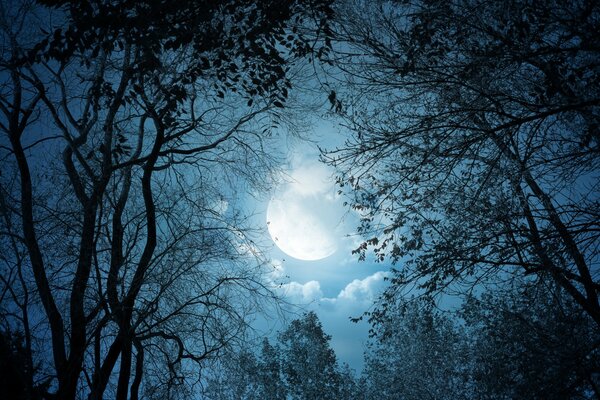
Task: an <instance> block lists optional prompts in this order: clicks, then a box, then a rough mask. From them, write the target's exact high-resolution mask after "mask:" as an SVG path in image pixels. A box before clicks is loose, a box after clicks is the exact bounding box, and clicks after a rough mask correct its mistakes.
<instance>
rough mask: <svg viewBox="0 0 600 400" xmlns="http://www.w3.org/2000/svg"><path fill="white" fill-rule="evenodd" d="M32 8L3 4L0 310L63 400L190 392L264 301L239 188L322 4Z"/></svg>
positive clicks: (322, 18)
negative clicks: (20, 332)
mask: <svg viewBox="0 0 600 400" xmlns="http://www.w3.org/2000/svg"><path fill="white" fill-rule="evenodd" d="M40 3H42V4H45V5H47V7H44V6H41V5H40V4H38V3H35V2H32V1H31V2H30V1H25V2H22V3H19V4H14V3H13V2H6V3H5V2H2V4H1V6H2V13H1V15H2V17H1V19H2V20H1V21H0V22H1V24H0V25H1V26H0V29H1V35H2V40H3V43H5V44H6V45H5V46H3V48H2V59H1V61H0V68H1V72H0V77H1V79H2V84H1V86H0V90H2V93H1V96H0V114H1V115H2V120H1V121H0V123H1V125H0V130H1V131H2V133H3V138H2V147H1V149H2V154H1V155H0V157H1V159H2V164H3V168H2V171H3V173H2V181H1V187H0V189H1V191H0V199H1V202H0V206H1V209H0V211H1V212H2V217H3V220H2V228H1V229H0V231H1V233H0V239H1V240H2V242H1V243H2V254H3V258H2V276H3V277H7V279H5V280H3V281H2V284H3V287H2V290H3V292H4V291H9V292H10V293H11V296H9V297H3V298H2V302H3V310H5V309H6V310H9V309H11V310H12V309H13V308H15V307H17V308H19V309H20V314H19V317H18V318H16V317H13V314H11V313H6V315H4V317H5V318H7V319H9V320H10V321H9V322H8V323H9V324H10V325H16V326H18V327H20V326H23V327H24V329H23V331H27V330H28V329H29V328H28V327H29V326H30V325H31V323H32V322H34V320H36V319H37V316H40V315H43V316H44V317H45V319H47V322H44V321H35V322H36V331H35V332H29V333H27V332H25V335H26V342H27V343H29V342H32V341H33V342H36V343H37V344H38V346H37V347H38V348H45V349H46V350H48V349H51V350H50V352H51V355H49V354H46V353H45V352H44V351H39V352H37V353H36V354H32V353H33V352H34V350H32V346H29V345H27V346H26V349H27V350H26V351H27V352H28V357H29V358H33V359H36V360H39V361H42V362H43V363H44V368H43V370H44V371H50V372H49V375H50V376H51V377H52V378H54V381H53V382H52V385H51V386H50V387H51V388H52V391H54V390H56V393H52V394H55V395H56V397H57V398H61V399H62V398H64V399H70V398H75V397H83V396H87V395H89V397H90V398H101V397H103V396H104V395H105V394H106V393H110V397H115V398H126V397H128V396H130V397H131V398H138V396H139V393H144V396H145V397H148V398H152V397H162V398H172V397H175V396H184V395H186V394H188V393H187V392H186V391H191V390H192V388H193V382H194V381H196V380H197V379H198V364H201V363H203V362H204V361H205V360H206V359H208V358H210V357H213V356H215V355H216V354H218V352H219V350H221V349H222V348H223V347H225V346H229V345H230V344H232V343H233V342H235V341H236V340H238V339H239V338H241V337H242V335H241V331H242V330H243V329H244V326H245V322H246V315H247V314H248V313H251V312H253V311H255V310H258V309H259V308H260V307H259V306H260V302H261V299H271V298H272V294H271V292H270V291H269V289H268V288H267V287H266V286H265V285H264V284H263V283H262V281H261V279H260V274H261V273H260V265H257V264H256V262H255V261H253V258H252V252H253V250H252V249H253V243H252V241H251V236H250V235H249V231H248V230H247V229H246V228H245V227H244V217H243V215H242V213H241V212H240V210H239V209H236V206H237V205H236V204H235V199H236V198H235V197H234V193H235V191H236V190H237V189H238V188H237V184H238V183H239V182H241V181H243V182H245V183H246V184H260V185H264V184H265V182H264V179H263V178H262V177H261V175H260V174H259V173H258V172H263V173H264V176H267V175H268V171H269V168H271V167H272V165H273V162H272V160H273V159H272V158H271V157H270V155H269V154H268V153H267V152H265V151H264V150H263V149H264V148H265V147H264V146H265V141H268V140H269V137H270V135H271V130H272V125H273V124H275V125H276V124H277V121H278V119H279V116H280V112H281V109H282V108H283V107H284V103H285V100H286V98H287V96H288V90H289V89H290V88H291V82H290V80H289V78H288V68H290V67H291V66H292V65H293V63H294V62H295V60H297V59H299V58H302V57H305V56H309V55H310V56H311V57H312V56H313V51H314V52H317V51H319V47H318V45H317V43H318V40H316V39H314V36H313V35H312V33H311V32H314V30H318V31H319V32H321V33H323V32H325V33H327V32H328V28H327V26H328V19H329V18H330V17H331V9H330V6H329V2H328V1H316V2H314V1H310V2H307V1H302V0H300V1H287V2H270V1H259V2H255V1H237V0H231V1H225V2H222V1H219V2H211V1H201V2H198V1H183V2H170V1H161V2H145V1H130V0H120V1H117V2H111V3H106V2H102V1H98V2H96V1H89V2H88V1H85V2H81V1H68V0H66V1H60V0H59V1H51V0H47V1H40ZM313 40H316V41H313ZM321 53H322V54H323V53H324V50H322V51H321ZM259 117H261V118H263V119H262V120H261V119H259ZM261 132H262V133H261ZM224 182H226V183H228V184H224ZM5 250H6V254H5ZM38 323H39V325H38ZM45 331H48V332H49V334H50V340H49V342H48V341H46V342H44V341H45V340H47V339H46V338H45V337H44V336H43V333H44V332H45ZM41 343H45V346H43V345H40V344H41ZM49 344H50V345H49ZM31 381H32V380H31V379H29V382H31ZM29 385H30V386H31V383H29ZM29 389H30V392H31V389H32V388H31V387H30V388H29ZM106 395H107V396H108V395H109V394H106Z"/></svg>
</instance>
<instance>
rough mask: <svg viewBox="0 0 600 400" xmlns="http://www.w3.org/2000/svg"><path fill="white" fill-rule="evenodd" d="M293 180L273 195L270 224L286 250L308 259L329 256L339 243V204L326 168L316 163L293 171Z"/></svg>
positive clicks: (269, 228)
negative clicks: (337, 229)
mask: <svg viewBox="0 0 600 400" xmlns="http://www.w3.org/2000/svg"><path fill="white" fill-rule="evenodd" d="M291 177H292V182H290V183H288V184H287V185H285V186H284V188H283V189H284V190H281V191H280V192H279V193H277V194H276V195H275V197H273V199H271V201H270V202H269V206H268V208H267V226H268V230H269V234H270V235H271V238H272V239H273V241H274V242H275V244H276V245H277V247H279V248H280V249H281V250H282V251H283V252H284V253H286V254H287V255H289V256H291V257H294V258H297V259H299V260H305V261H315V260H320V259H323V258H326V257H329V256H330V255H332V254H333V253H335V251H336V250H337V247H338V243H337V242H338V238H337V234H336V226H337V225H338V224H339V221H340V207H339V205H338V204H337V202H336V200H335V198H334V196H333V194H332V193H331V192H333V185H332V184H331V183H330V182H329V180H328V176H327V171H326V170H325V169H324V167H322V166H320V165H317V166H313V167H308V168H301V169H297V170H296V171H294V173H292V174H291Z"/></svg>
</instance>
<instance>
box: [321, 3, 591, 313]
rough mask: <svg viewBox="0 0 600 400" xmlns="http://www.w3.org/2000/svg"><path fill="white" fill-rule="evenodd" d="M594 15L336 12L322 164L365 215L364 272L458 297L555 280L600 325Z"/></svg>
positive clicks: (566, 6) (575, 6)
mask: <svg viewBox="0 0 600 400" xmlns="http://www.w3.org/2000/svg"><path fill="white" fill-rule="evenodd" d="M599 12H600V9H599V5H598V3H597V2H594V1H587V0H582V1H575V2H568V3H565V2H559V1H556V2H554V1H552V2H543V3H540V2H533V1H511V2H509V3H502V4H501V3H497V2H486V1H479V0H464V1H462V0H461V1H455V2H444V1H417V2H391V1H390V2H388V1H378V2H359V3H354V4H352V5H342V6H340V14H342V15H344V17H343V18H342V19H340V22H339V24H338V25H337V28H336V34H337V35H338V38H339V42H338V43H337V51H336V52H335V53H334V55H335V57H336V58H335V60H334V61H335V62H336V64H337V66H338V67H339V70H338V72H336V74H335V75H334V77H335V78H339V77H340V76H341V77H345V79H344V80H343V83H344V85H347V89H346V88H344V87H341V88H340V90H338V91H337V92H335V91H334V92H333V94H334V96H333V100H332V99H331V96H330V100H332V105H333V104H335V105H336V109H337V114H338V115H339V116H340V118H342V119H343V121H344V123H345V125H346V126H347V127H348V128H349V130H350V131H351V132H352V133H353V137H352V139H350V140H349V141H348V142H347V144H346V145H345V146H342V147H340V148H337V149H333V150H331V151H329V152H327V153H325V154H324V159H325V161H327V162H328V163H329V164H331V165H334V166H336V167H337V168H338V169H339V183H340V186H341V187H343V189H342V190H346V189H348V191H347V194H348V196H349V203H350V206H351V207H353V208H354V209H355V210H357V211H358V212H359V213H360V215H361V216H362V223H361V226H360V227H359V232H360V233H361V234H363V236H364V238H365V240H364V242H363V243H362V244H361V245H360V247H358V248H357V249H356V251H355V252H356V253H357V254H358V255H359V257H361V258H365V257H366V256H367V251H368V250H371V249H372V250H373V251H374V254H375V257H376V259H378V260H380V261H383V260H390V261H391V262H392V263H393V264H395V268H394V269H393V277H392V278H391V280H390V282H391V285H390V287H389V289H388V290H387V291H386V293H385V294H384V296H383V298H382V301H381V303H380V307H379V308H378V311H380V312H385V308H386V306H385V305H386V304H392V303H393V299H394V298H396V297H397V296H398V294H399V293H401V292H402V289H403V288H405V287H410V285H412V284H414V285H416V286H417V287H418V288H419V289H420V290H421V293H428V294H435V293H439V292H460V293H465V292H468V291H470V290H472V289H473V288H475V287H477V286H480V285H483V284H485V283H490V284H496V283H498V282H501V281H506V280H510V279H512V278H519V277H522V276H524V275H530V276H537V277H540V278H545V277H551V278H552V279H553V280H554V281H555V282H556V283H557V284H558V285H560V286H561V287H562V288H564V290H565V291H566V293H568V295H569V296H571V297H572V298H573V299H574V300H575V302H576V303H577V304H578V305H579V307H581V308H582V309H583V310H585V312H586V313H588V315H589V316H591V317H592V318H593V320H594V321H596V323H597V324H600V305H599V303H598V292H599V289H600V285H599V282H598V268H597V264H598V260H599V259H598V248H599V247H598V238H599V236H598V232H599V231H598V215H599V209H598V204H599V203H598V150H599V148H600V137H599V136H598V126H599V122H600V115H599V113H598V110H599V108H598V105H599V104H600V85H599V78H600V69H599V66H600V64H598V59H599V51H600V46H599V44H600V43H599V42H598V37H597V35H595V34H593V33H592V32H596V31H598V28H599V27H598V23H599V21H600V20H599V19H598V18H597V16H598V13H599Z"/></svg>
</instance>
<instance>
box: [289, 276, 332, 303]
mask: <svg viewBox="0 0 600 400" xmlns="http://www.w3.org/2000/svg"><path fill="white" fill-rule="evenodd" d="M279 290H280V291H281V294H282V295H283V296H285V297H286V298H287V299H288V300H289V301H291V302H292V303H296V304H301V305H308V304H310V303H313V302H315V301H318V300H320V299H321V298H323V292H322V291H321V284H320V283H319V282H317V281H309V282H306V283H298V282H290V283H286V284H283V285H281V286H280V289H279Z"/></svg>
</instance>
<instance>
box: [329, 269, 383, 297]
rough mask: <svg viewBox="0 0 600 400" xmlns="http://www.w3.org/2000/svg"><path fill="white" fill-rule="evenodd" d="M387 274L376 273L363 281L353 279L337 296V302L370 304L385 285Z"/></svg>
mask: <svg viewBox="0 0 600 400" xmlns="http://www.w3.org/2000/svg"><path fill="white" fill-rule="evenodd" d="M386 275H387V273H386V272H383V271H378V272H376V273H374V274H373V275H370V276H367V277H366V278H365V279H362V280H361V279H355V280H353V281H352V282H350V283H349V284H348V285H346V287H345V288H344V289H342V291H341V292H340V293H339V294H338V296H337V300H338V301H356V302H369V303H372V302H373V301H374V300H375V299H376V298H377V296H378V295H379V292H380V291H381V290H382V288H383V286H384V285H385V283H384V282H385V277H386Z"/></svg>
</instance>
